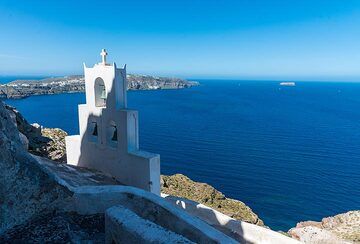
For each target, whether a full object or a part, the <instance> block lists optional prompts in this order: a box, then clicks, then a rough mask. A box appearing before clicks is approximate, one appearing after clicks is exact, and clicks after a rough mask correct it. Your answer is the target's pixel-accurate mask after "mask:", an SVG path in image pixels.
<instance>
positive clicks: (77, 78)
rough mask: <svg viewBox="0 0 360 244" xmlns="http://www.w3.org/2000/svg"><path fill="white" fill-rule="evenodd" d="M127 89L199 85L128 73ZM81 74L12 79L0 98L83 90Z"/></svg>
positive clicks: (0, 92) (176, 87)
mask: <svg viewBox="0 0 360 244" xmlns="http://www.w3.org/2000/svg"><path fill="white" fill-rule="evenodd" d="M127 81H128V89H129V90H158V89H183V88H189V87H192V86H197V85H199V83H198V82H196V81H188V80H185V79H179V78H170V77H157V76H150V75H135V74H128V75H127ZM84 91H85V81H84V76H82V75H72V76H63V77H55V78H46V79H41V80H14V81H11V82H9V83H7V84H3V85H0V98H5V99H20V98H25V97H29V96H33V95H51V94H60V93H74V92H84Z"/></svg>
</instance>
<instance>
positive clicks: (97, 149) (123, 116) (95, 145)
mask: <svg viewBox="0 0 360 244" xmlns="http://www.w3.org/2000/svg"><path fill="white" fill-rule="evenodd" d="M100 55H101V57H102V61H101V62H100V63H98V64H95V65H94V67H92V68H87V67H86V65H85V64H84V75H85V92H86V104H81V105H79V129H80V135H74V136H67V137H66V138H65V140H66V153H67V163H68V164H71V165H77V166H81V167H87V168H93V169H97V170H100V171H102V172H104V173H106V174H109V175H111V176H113V177H115V178H116V179H117V180H118V181H119V182H121V183H123V184H125V185H129V186H135V187H138V188H141V189H144V190H147V191H150V192H153V193H155V194H158V195H159V194H160V156H159V155H158V154H153V153H149V152H144V151H140V150H139V128H138V112H137V111H135V110H128V109H127V96H126V90H127V81H126V65H125V66H124V67H123V68H117V67H116V64H115V63H112V64H109V63H107V62H106V57H107V52H106V50H105V49H103V50H102V51H101V53H100Z"/></svg>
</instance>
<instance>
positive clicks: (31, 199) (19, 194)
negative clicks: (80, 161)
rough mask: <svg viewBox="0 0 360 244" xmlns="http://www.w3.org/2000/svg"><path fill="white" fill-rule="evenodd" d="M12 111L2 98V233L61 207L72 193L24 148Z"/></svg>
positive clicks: (0, 192) (0, 202)
mask: <svg viewBox="0 0 360 244" xmlns="http://www.w3.org/2000/svg"><path fill="white" fill-rule="evenodd" d="M10 113H11V112H10V111H9V110H8V109H6V108H5V106H4V104H3V103H2V102H0V233H1V232H3V231H5V230H7V229H8V228H10V227H12V226H15V225H17V224H21V223H23V222H25V221H27V220H28V219H30V218H32V217H33V216H34V215H35V214H36V213H39V212H42V211H44V210H45V209H46V210H48V211H51V210H54V209H57V208H61V206H62V203H63V202H64V201H66V199H67V198H68V197H69V195H68V192H67V191H66V190H65V189H64V187H62V186H60V185H58V184H57V183H56V182H55V181H54V180H53V179H51V178H49V177H48V175H47V174H45V173H44V172H43V171H42V170H41V169H40V168H39V166H38V164H37V163H36V162H35V160H34V158H33V157H32V156H31V155H30V154H29V153H28V152H27V151H26V150H25V148H24V145H23V143H22V142H21V139H20V136H19V130H18V128H17V127H16V125H15V124H14V119H13V118H12V115H11V114H10ZM25 130H26V129H25Z"/></svg>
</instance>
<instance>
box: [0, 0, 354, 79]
mask: <svg viewBox="0 0 360 244" xmlns="http://www.w3.org/2000/svg"><path fill="white" fill-rule="evenodd" d="M101 48H106V49H107V50H108V52H109V59H110V61H116V62H117V64H118V65H122V64H124V63H127V64H128V72H132V73H143V74H157V75H171V76H180V77H193V78H200V77H203V78H206V77H209V78H219V77H220V78H241V79H282V80H283V79H285V80H286V79H291V80H359V81H360V1H359V0H312V1H308V0H301V1H298V0H283V1H279V0H238V1H236V0H234V1H230V0H229V1H226V0H222V1H220V0H219V1H213V0H207V1H197V0H189V1H187V0H182V1H177V0H173V1H171V0H166V1H165V0H164V1H150V0H147V1H135V0H134V1H110V0H108V1H99V0H98V1H90V0H88V1H77V0H72V1H66V0H64V1H52V0H48V1H20V0H17V1H14V0H11V1H7V0H1V1H0V75H14V74H16V75H18V74H23V75H63V74H81V73H82V63H83V62H86V63H87V65H88V66H90V65H93V64H94V63H95V62H98V61H99V60H100V56H99V53H100V50H101Z"/></svg>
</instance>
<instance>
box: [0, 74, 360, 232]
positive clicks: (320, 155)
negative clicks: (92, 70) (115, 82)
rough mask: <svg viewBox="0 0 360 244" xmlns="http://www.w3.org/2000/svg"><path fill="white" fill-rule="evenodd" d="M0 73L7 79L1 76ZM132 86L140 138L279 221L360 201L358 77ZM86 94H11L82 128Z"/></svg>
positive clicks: (171, 164) (285, 224)
mask: <svg viewBox="0 0 360 244" xmlns="http://www.w3.org/2000/svg"><path fill="white" fill-rule="evenodd" d="M0 80H1V79H0ZM200 83H201V85H200V86H198V87H193V88H190V89H183V90H156V91H130V92H129V93H128V103H129V107H130V108H132V109H137V110H139V116H140V147H141V148H142V149H144V150H148V151H151V152H155V153H160V154H161V171H162V173H163V174H175V173H182V174H185V175H187V176H189V177H190V178H192V179H193V180H195V181H200V182H206V183H209V184H210V185H212V186H214V187H215V188H217V189H218V190H220V191H221V192H223V193H224V194H225V195H226V196H227V197H230V198H234V199H238V200H241V201H243V202H245V203H246V204H247V205H249V206H250V207H251V208H252V209H253V210H254V212H255V213H257V214H258V215H259V217H260V218H261V219H263V220H264V222H265V224H266V225H268V226H270V227H271V228H272V229H275V230H288V229H289V228H291V227H293V226H294V225H295V224H296V223H297V222H299V221H304V220H320V219H321V218H323V217H326V216H331V215H336V214H339V213H343V212H346V211H349V210H355V209H360V83H344V82H297V86H296V87H280V86H279V83H278V82H272V81H236V80H200ZM84 102H85V95H84V94H61V95H50V96H33V97H29V98H26V99H22V100H8V101H7V103H9V104H11V105H13V106H15V107H17V108H18V109H19V110H20V111H21V112H22V114H23V115H24V116H25V117H26V118H27V119H28V120H29V121H30V122H37V123H40V124H42V125H44V126H46V127H60V128H62V129H64V130H66V131H67V132H69V133H70V134H77V133H78V117H77V116H78V115H77V105H78V104H81V103H84Z"/></svg>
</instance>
